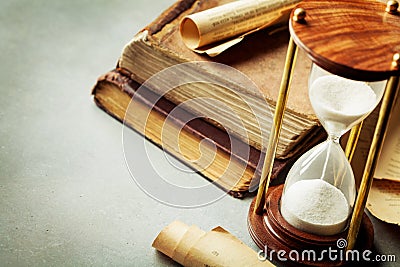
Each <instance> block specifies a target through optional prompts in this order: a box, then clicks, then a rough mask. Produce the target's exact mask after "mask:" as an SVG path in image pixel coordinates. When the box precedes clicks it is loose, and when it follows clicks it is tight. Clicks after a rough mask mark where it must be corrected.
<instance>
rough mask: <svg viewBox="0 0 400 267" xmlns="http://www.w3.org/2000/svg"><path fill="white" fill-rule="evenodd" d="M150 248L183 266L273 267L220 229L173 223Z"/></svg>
mask: <svg viewBox="0 0 400 267" xmlns="http://www.w3.org/2000/svg"><path fill="white" fill-rule="evenodd" d="M153 247H154V248H156V249H157V250H158V251H160V252H162V253H164V254H165V255H167V256H168V257H170V258H172V259H173V260H175V261H176V262H178V263H180V264H182V265H183V266H194V267H196V266H202V267H204V266H230V267H236V266H237V267H239V266H240V267H242V266H253V267H256V266H260V267H261V266H270V267H271V266H274V265H273V264H272V263H270V262H269V261H261V260H260V259H258V255H257V253H256V252H255V251H254V250H252V249H251V248H249V247H248V246H246V245H245V244H243V243H242V242H241V241H240V240H239V239H237V238H236V237H235V236H233V235H232V234H230V233H229V232H227V231H226V230H224V229H223V228H222V227H216V228H214V229H213V230H211V231H209V232H205V231H203V230H201V229H200V228H198V227H197V226H195V225H192V226H188V225H186V224H184V223H182V222H179V221H175V222H173V223H171V224H170V225H168V226H167V227H165V228H164V229H163V230H162V231H161V233H160V234H159V235H158V236H157V238H156V239H155V240H154V242H153Z"/></svg>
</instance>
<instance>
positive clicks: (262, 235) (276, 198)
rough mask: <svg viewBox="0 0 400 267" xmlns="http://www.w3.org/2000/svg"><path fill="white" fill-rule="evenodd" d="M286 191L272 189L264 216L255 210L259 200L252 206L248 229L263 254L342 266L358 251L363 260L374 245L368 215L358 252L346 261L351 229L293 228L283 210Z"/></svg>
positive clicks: (299, 262)
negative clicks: (324, 233) (324, 232)
mask: <svg viewBox="0 0 400 267" xmlns="http://www.w3.org/2000/svg"><path fill="white" fill-rule="evenodd" d="M282 191H283V185H280V186H277V187H274V188H270V190H269V191H268V195H267V197H266V205H265V209H264V212H263V214H262V215H257V214H255V213H254V205H255V199H254V200H253V202H252V203H251V205H250V210H249V214H248V230H249V232H250V235H251V237H252V238H253V240H254V242H255V243H256V244H257V246H258V247H259V248H260V249H263V250H264V254H263V255H262V256H263V257H264V256H265V258H266V259H270V258H271V257H272V260H274V261H277V262H282V264H283V265H284V266H299V265H308V266H341V265H344V264H346V263H351V262H350V261H351V259H353V258H352V257H354V258H355V257H356V253H359V258H360V259H361V258H362V253H363V252H364V251H365V250H367V249H368V250H369V249H370V248H371V247H372V245H373V239H374V229H373V226H372V223H371V221H370V219H369V218H368V216H367V215H366V214H364V217H363V220H362V223H361V227H360V231H359V234H358V239H357V243H356V246H355V248H354V253H349V254H348V256H347V259H348V260H347V261H346V252H345V251H344V249H345V247H346V236H347V232H346V231H344V232H342V233H339V234H337V235H330V236H320V235H315V234H310V233H306V232H304V231H301V230H298V229H297V228H295V227H293V226H292V225H290V224H289V223H288V222H287V221H286V220H285V219H284V218H283V217H282V215H281V213H280V208H279V207H280V198H281V196H282ZM356 250H357V251H356ZM259 256H260V255H259Z"/></svg>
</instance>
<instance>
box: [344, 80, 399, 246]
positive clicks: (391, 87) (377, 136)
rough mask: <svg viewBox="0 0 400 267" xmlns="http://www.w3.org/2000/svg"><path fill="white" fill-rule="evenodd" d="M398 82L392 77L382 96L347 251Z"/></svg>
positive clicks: (354, 238) (373, 169)
mask: <svg viewBox="0 0 400 267" xmlns="http://www.w3.org/2000/svg"><path fill="white" fill-rule="evenodd" d="M399 80H400V76H392V77H390V78H389V80H388V82H387V83H386V88H385V93H384V95H383V99H382V104H381V108H380V111H379V117H378V121H377V123H376V126H375V132H374V136H373V138H372V143H371V147H370V150H369V152H368V157H367V162H366V163H365V168H364V172H363V176H362V179H361V184H360V188H359V190H358V195H357V198H356V202H355V205H354V209H353V214H352V217H351V221H350V225H349V231H348V234H347V250H351V249H353V248H354V246H355V243H356V240H357V235H358V232H359V229H360V224H361V220H362V216H363V213H364V209H365V204H366V202H367V198H368V194H369V191H370V189H371V186H372V182H373V179H374V172H375V167H376V164H377V162H378V158H379V154H380V151H381V149H382V145H383V140H384V138H385V134H386V130H387V126H388V122H389V118H390V114H391V110H392V108H393V105H394V102H395V100H396V95H397V91H398V90H397V89H398V87H399V85H400V83H399Z"/></svg>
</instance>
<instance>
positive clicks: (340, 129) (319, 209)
mask: <svg viewBox="0 0 400 267" xmlns="http://www.w3.org/2000/svg"><path fill="white" fill-rule="evenodd" d="M376 99H377V96H376V94H375V92H374V91H373V90H372V89H371V87H370V86H369V85H367V84H366V83H363V82H357V81H352V80H347V79H344V78H341V77H338V76H333V75H330V76H322V77H319V78H317V79H316V80H315V81H314V82H313V84H312V85H311V87H310V101H311V103H312V105H313V108H314V110H315V113H316V114H317V116H318V117H319V119H320V121H321V123H322V124H323V125H324V127H325V129H326V130H327V132H328V134H329V135H330V136H331V138H332V137H333V138H334V139H337V140H338V138H339V137H340V135H341V134H343V133H344V132H345V131H346V130H348V128H349V127H351V125H352V124H353V123H355V122H357V121H358V120H359V119H361V118H363V117H364V116H365V115H367V114H368V113H369V112H371V111H372V110H373V109H374V107H375V105H376ZM332 135H333V136H332ZM327 157H329V154H328V153H327ZM321 168H326V166H321ZM321 173H323V174H325V173H326V172H325V170H322V171H319V172H318V173H316V174H315V176H314V177H307V178H305V179H303V180H299V181H297V182H295V183H293V184H292V185H291V186H290V187H289V188H287V190H286V191H285V193H284V195H283V197H282V202H281V203H282V206H281V213H282V216H283V217H284V218H285V220H286V221H287V222H289V223H290V224H291V225H293V226H294V227H296V228H298V229H301V230H303V231H306V232H310V233H314V234H319V235H332V234H337V233H339V232H341V231H342V230H343V229H344V228H345V227H346V224H347V219H348V216H349V214H350V212H351V207H352V205H353V203H349V202H348V200H347V199H346V197H345V195H344V194H343V193H342V191H340V190H339V189H338V188H336V187H335V186H334V185H332V184H330V183H328V182H327V181H326V180H334V179H331V177H324V176H323V175H322V176H321ZM327 173H328V172H327Z"/></svg>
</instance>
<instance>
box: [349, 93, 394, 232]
mask: <svg viewBox="0 0 400 267" xmlns="http://www.w3.org/2000/svg"><path fill="white" fill-rule="evenodd" d="M379 108H380V107H377V108H376V110H375V111H374V112H373V113H372V114H371V115H370V116H369V117H368V118H367V119H366V120H365V121H364V123H363V126H362V132H361V135H360V138H359V141H358V144H357V148H356V151H355V155H354V157H353V161H352V163H351V164H352V167H353V170H354V176H355V177H356V180H357V184H359V182H360V179H361V177H362V174H363V171H364V164H365V162H366V159H367V156H368V151H369V147H370V144H371V141H372V138H373V134H374V130H375V125H376V121H377V119H378V112H379ZM399 120H400V101H399V97H397V100H396V103H395V105H394V107H393V111H392V114H391V117H390V120H389V124H388V129H387V133H386V136H385V139H384V143H383V147H382V150H381V155H380V157H379V160H378V163H377V166H376V169H375V172H374V177H375V178H376V179H374V182H373V184H372V187H371V190H370V192H369V195H368V200H367V205H366V207H367V209H368V210H369V211H370V212H371V213H372V214H373V215H374V216H375V217H377V218H378V219H380V220H382V221H385V222H388V223H394V224H400V179H399V178H400V176H399V174H400V127H399Z"/></svg>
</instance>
